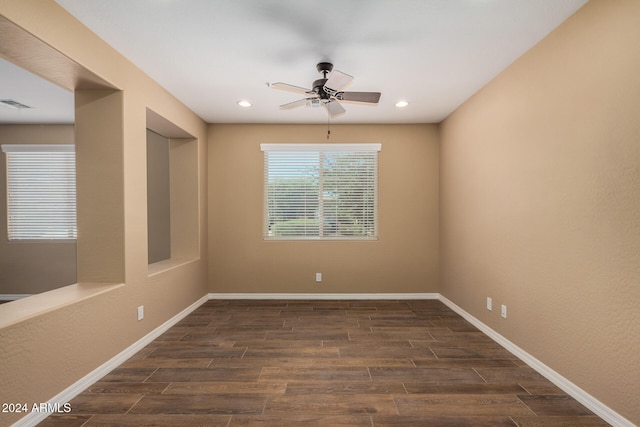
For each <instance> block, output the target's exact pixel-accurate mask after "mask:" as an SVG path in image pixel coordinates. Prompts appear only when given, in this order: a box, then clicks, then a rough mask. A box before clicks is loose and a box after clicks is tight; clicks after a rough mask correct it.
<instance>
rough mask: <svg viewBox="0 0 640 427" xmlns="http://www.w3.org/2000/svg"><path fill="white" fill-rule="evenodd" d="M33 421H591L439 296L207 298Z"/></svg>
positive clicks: (276, 423) (589, 423) (85, 423)
mask: <svg viewBox="0 0 640 427" xmlns="http://www.w3.org/2000/svg"><path fill="white" fill-rule="evenodd" d="M70 403H71V406H72V412H71V413H70V414H67V415H52V416H50V417H49V418H47V419H46V420H45V421H44V422H42V423H41V424H40V425H41V426H53V425H57V426H136V427H139V426H151V425H154V426H156V425H157V426H294V425H295V426H298V425H305V426H323V427H325V426H467V425H468V426H491V427H496V426H581V427H583V426H605V425H607V424H606V423H605V422H604V421H602V420H601V419H599V418H598V417H596V416H594V415H593V414H592V413H591V412H590V411H589V410H587V409H586V408H585V407H583V406H582V405H581V404H579V403H578V402H577V401H575V400H574V399H572V398H570V397H569V396H567V395H566V394H564V393H563V392H562V391H561V390H560V389H558V388H557V387H555V386H554V385H553V384H551V383H550V382H549V381H547V380H546V379H545V378H543V377H542V376H541V375H539V374H538V373H536V372H535V371H534V370H533V369H531V368H530V367H528V366H526V365H525V364H524V363H523V362H521V361H520V360H518V359H517V358H516V357H514V356H513V355H512V354H511V353H509V352H508V351H506V350H505V349H503V348H502V347H500V346H499V345H498V344H496V343H495V342H493V341H492V340H491V339H489V338H488V337H487V336H486V335H484V334H482V333H481V332H479V331H478V330H477V329H476V328H474V327H473V326H472V325H471V324H469V323H468V322H466V321H465V320H464V319H462V318H461V317H460V316H458V315H457V314H455V313H454V312H453V311H451V310H450V309H449V308H448V307H446V306H445V305H444V304H442V303H441V302H439V301H435V300H425V301H375V300H374V301H255V300H254V301H251V300H242V301H227V300H223V301H209V302H207V303H206V304H204V305H203V306H201V307H200V308H198V309H197V310H196V311H194V312H193V313H192V314H191V315H189V316H188V317H187V318H185V319H184V320H183V321H181V322H180V323H179V324H177V325H176V326H174V327H173V328H171V329H170V330H169V331H168V332H166V333H165V334H164V335H162V336H161V337H159V338H158V339H157V340H155V341H154V342H153V343H151V344H150V345H148V346H147V347H145V348H144V349H143V350H142V351H140V352H139V353H138V354H137V355H135V356H134V357H132V358H131V359H130V360H128V361H127V362H126V363H124V364H123V365H122V366H120V367H119V368H117V369H115V370H114V371H113V372H111V373H110V374H108V375H107V376H105V377H104V378H102V380H101V381H99V382H97V383H96V384H94V385H93V386H91V387H89V388H88V389H87V390H85V391H84V392H83V393H81V394H80V395H79V396H77V397H76V398H75V399H73V400H72V401H71V402H70Z"/></svg>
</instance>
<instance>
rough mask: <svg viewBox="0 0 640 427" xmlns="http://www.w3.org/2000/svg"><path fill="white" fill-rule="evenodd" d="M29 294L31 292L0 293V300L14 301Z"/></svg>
mask: <svg viewBox="0 0 640 427" xmlns="http://www.w3.org/2000/svg"><path fill="white" fill-rule="evenodd" d="M31 295H33V294H0V301H15V300H19V299H22V298H26V297H30V296H31Z"/></svg>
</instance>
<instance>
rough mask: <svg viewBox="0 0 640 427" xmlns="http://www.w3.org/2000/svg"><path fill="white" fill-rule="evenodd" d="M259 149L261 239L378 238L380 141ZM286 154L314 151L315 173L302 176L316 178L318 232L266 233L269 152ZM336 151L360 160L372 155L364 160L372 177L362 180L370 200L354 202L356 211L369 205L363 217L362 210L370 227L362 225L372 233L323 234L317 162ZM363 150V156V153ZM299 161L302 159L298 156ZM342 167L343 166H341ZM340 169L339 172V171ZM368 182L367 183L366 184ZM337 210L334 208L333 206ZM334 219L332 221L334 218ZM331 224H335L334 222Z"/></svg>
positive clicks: (320, 176)
mask: <svg viewBox="0 0 640 427" xmlns="http://www.w3.org/2000/svg"><path fill="white" fill-rule="evenodd" d="M260 149H261V151H263V152H264V161H263V165H264V166H263V167H264V170H263V177H264V178H263V179H264V182H263V196H264V199H263V225H262V237H263V240H265V241H291V240H293V241H330V240H333V241H336V240H339V241H376V240H378V239H379V229H378V227H379V223H378V209H379V206H378V187H379V186H378V175H379V171H378V164H379V152H380V151H381V150H382V144H379V143H349V144H337V143H331V144H294V143H275V144H260ZM274 152H279V153H287V154H289V155H292V156H295V155H296V153H298V154H299V155H300V156H301V157H302V156H303V153H309V154H311V155H313V154H318V160H317V165H318V170H319V172H318V174H317V175H316V176H314V175H312V174H309V175H303V176H304V177H307V178H309V179H313V178H316V179H318V180H319V183H318V186H319V189H318V194H317V203H318V215H319V216H320V217H321V218H323V220H322V221H321V222H320V223H318V225H317V228H318V233H317V234H315V233H314V234H303V235H281V236H275V235H272V234H270V212H269V176H270V175H269V153H274ZM337 153H351V154H355V155H356V156H362V159H366V158H367V155H369V154H371V153H373V154H374V155H373V158H372V159H368V160H367V162H369V161H370V164H369V163H367V166H368V167H372V168H373V174H372V177H366V175H365V181H368V180H371V181H372V182H371V185H372V188H371V190H370V191H371V194H372V196H373V201H372V203H367V204H365V205H355V206H359V209H360V211H364V210H366V208H370V209H371V210H372V213H369V214H368V215H366V216H365V214H364V213H363V214H362V215H363V218H366V219H367V220H369V221H372V222H373V225H372V226H366V227H365V230H371V233H372V234H370V235H369V234H367V235H338V234H335V233H328V234H324V235H322V234H323V233H324V227H323V224H324V218H325V215H324V212H323V208H322V206H323V204H324V203H325V202H324V199H325V198H326V197H325V196H323V197H320V193H322V194H324V192H323V190H322V188H323V186H324V184H326V182H327V180H325V179H324V174H323V170H325V169H324V168H323V167H322V166H321V165H324V161H323V157H324V156H325V155H327V154H334V155H335V154H337ZM364 153H366V155H365V154H364ZM301 160H302V159H301ZM343 170H344V169H343ZM343 170H341V172H343ZM359 185H360V184H359V183H358V184H356V187H355V188H356V189H358V190H359V189H361V188H362V187H358V186H359ZM366 185H368V182H367V183H366ZM347 188H348V189H351V190H353V188H351V187H347ZM336 211H337V208H336ZM334 222H336V221H334ZM334 227H335V225H334Z"/></svg>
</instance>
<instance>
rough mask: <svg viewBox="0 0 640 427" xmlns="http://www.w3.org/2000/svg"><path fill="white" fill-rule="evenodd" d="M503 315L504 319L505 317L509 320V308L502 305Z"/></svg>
mask: <svg viewBox="0 0 640 427" xmlns="http://www.w3.org/2000/svg"><path fill="white" fill-rule="evenodd" d="M501 315H502V317H504V318H505V319H506V318H507V306H506V305H504V304H502V311H501Z"/></svg>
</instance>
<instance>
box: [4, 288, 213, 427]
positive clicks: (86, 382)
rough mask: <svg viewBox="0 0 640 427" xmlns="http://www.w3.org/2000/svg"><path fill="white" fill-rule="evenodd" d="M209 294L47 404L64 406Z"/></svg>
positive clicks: (24, 425) (34, 419)
mask: <svg viewBox="0 0 640 427" xmlns="http://www.w3.org/2000/svg"><path fill="white" fill-rule="evenodd" d="M207 299H208V298H207V295H205V296H203V297H201V298H200V299H198V300H197V301H196V302H194V303H193V304H191V305H190V306H189V307H187V308H185V309H184V310H182V311H181V312H180V313H178V314H176V315H175V316H173V317H172V318H171V319H169V320H167V321H166V322H164V323H163V324H162V325H160V326H158V327H157V328H155V329H154V330H153V331H151V332H149V333H148V334H147V335H145V336H144V337H142V338H140V339H139V340H138V341H136V342H135V343H133V344H132V345H130V346H129V347H127V348H126V349H125V350H123V351H122V352H120V353H118V354H117V355H116V356H114V357H113V358H111V359H109V360H108V361H107V362H105V363H104V364H102V365H100V366H99V367H98V368H96V369H94V370H93V371H92V372H90V373H89V374H87V375H86V376H84V377H82V378H81V379H79V380H78V381H76V382H75V383H74V384H72V385H71V386H69V387H67V388H66V389H65V390H63V391H62V392H60V393H58V394H57V395H56V396H54V397H53V398H52V399H50V400H49V401H48V402H47V404H49V405H51V406H54V405H55V404H58V405H59V407H62V405H64V404H65V403H67V402H69V401H70V400H71V399H73V398H74V397H76V396H77V395H79V394H80V393H82V392H83V391H84V390H85V389H87V388H88V387H90V386H91V385H93V384H95V382H96V381H98V380H99V379H100V378H102V377H104V376H105V375H106V374H108V373H109V372H111V371H113V370H114V369H115V368H117V367H118V366H120V365H121V364H122V363H124V362H126V361H127V359H129V358H130V357H131V356H133V355H134V354H136V353H137V352H138V351H140V350H142V349H143V348H144V347H145V346H146V345H147V344H149V343H151V342H152V341H153V340H155V339H156V338H158V337H159V336H160V335H162V334H163V333H165V332H166V331H167V330H169V328H171V327H172V326H173V325H175V324H176V323H178V322H179V321H180V320H182V319H184V318H185V317H187V316H188V315H189V314H190V313H191V312H193V311H194V310H195V309H196V308H198V307H200V306H201V305H202V304H204V303H205V302H206V301H207ZM51 414H52V412H31V413H29V415H27V416H25V417H23V418H21V419H20V420H18V421H17V422H16V423H14V424H13V425H12V427H31V426H36V425H37V424H38V423H40V422H42V420H44V419H45V418H46V417H48V416H49V415H51Z"/></svg>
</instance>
